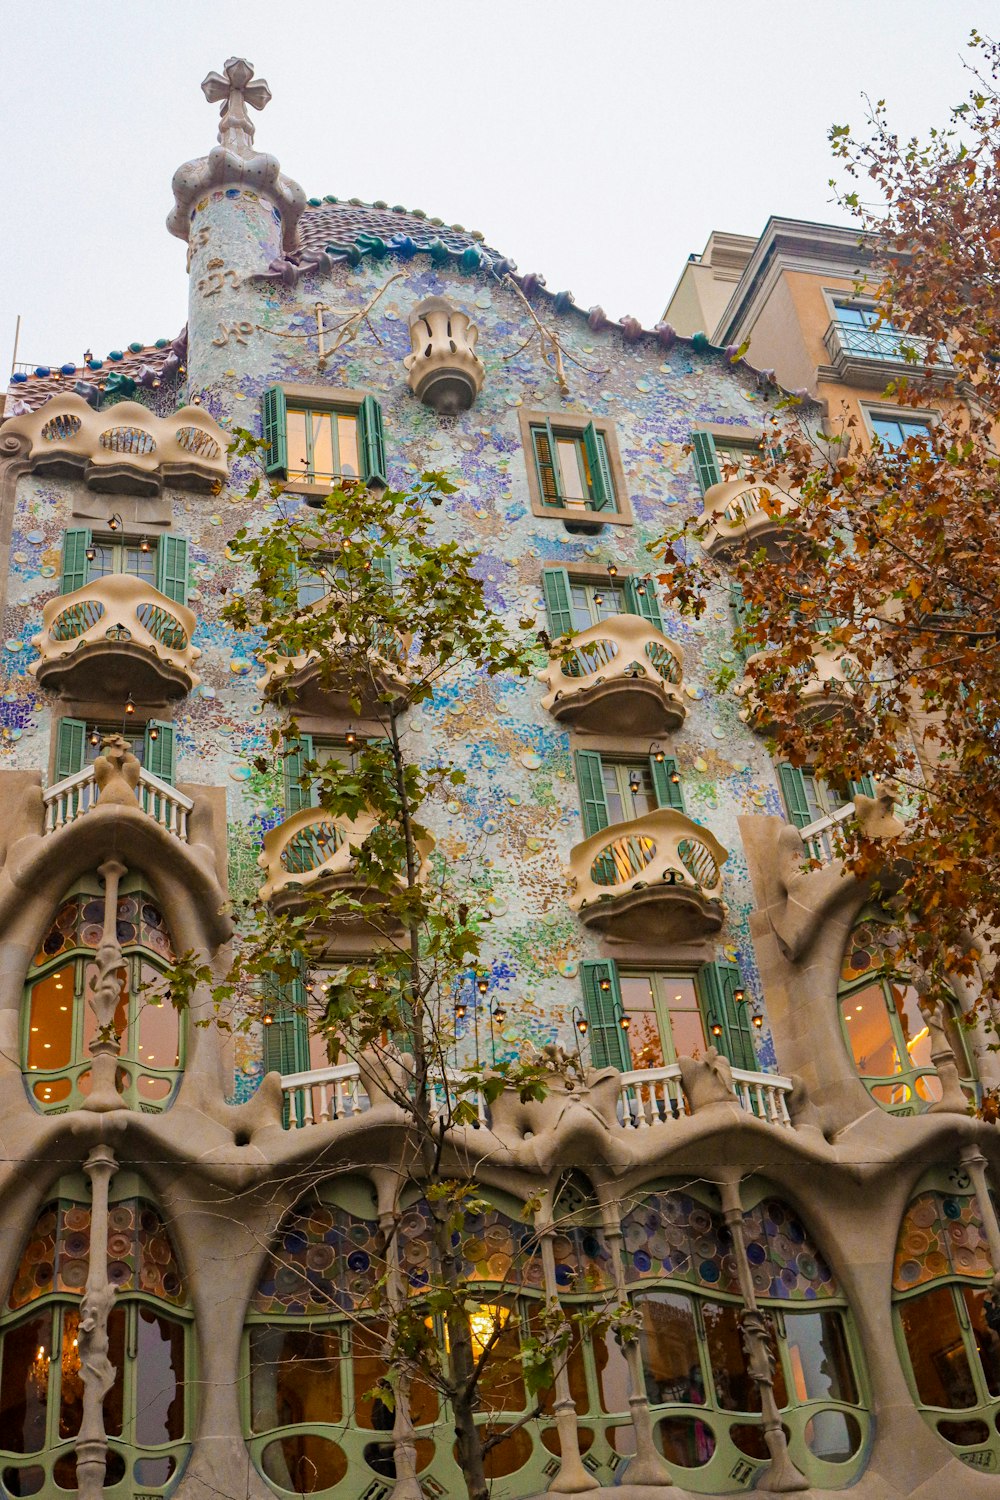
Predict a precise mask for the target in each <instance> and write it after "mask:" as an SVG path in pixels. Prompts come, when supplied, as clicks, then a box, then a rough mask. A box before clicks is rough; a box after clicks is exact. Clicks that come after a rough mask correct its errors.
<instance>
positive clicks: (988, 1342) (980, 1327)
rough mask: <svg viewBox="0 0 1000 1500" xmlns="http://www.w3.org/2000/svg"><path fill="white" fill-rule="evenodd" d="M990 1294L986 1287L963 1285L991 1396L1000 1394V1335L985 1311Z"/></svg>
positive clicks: (963, 1292)
mask: <svg viewBox="0 0 1000 1500" xmlns="http://www.w3.org/2000/svg"><path fill="white" fill-rule="evenodd" d="M989 1295H990V1294H989V1292H988V1290H987V1289H986V1288H985V1287H978V1286H963V1288H962V1296H963V1297H964V1298H965V1306H966V1309H967V1310H968V1314H969V1321H970V1322H971V1324H972V1331H973V1333H974V1334H975V1336H976V1348H977V1349H978V1350H979V1362H980V1364H981V1365H982V1367H983V1374H984V1375H985V1376H986V1388H987V1390H988V1391H989V1393H990V1395H991V1396H1000V1335H998V1334H997V1333H996V1332H995V1331H994V1330H993V1329H992V1328H991V1327H990V1325H989V1324H988V1323H987V1321H986V1315H985V1311H984V1304H985V1302H986V1299H987V1297H988V1296H989Z"/></svg>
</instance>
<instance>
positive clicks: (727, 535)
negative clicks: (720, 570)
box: [701, 474, 799, 561]
mask: <svg viewBox="0 0 1000 1500" xmlns="http://www.w3.org/2000/svg"><path fill="white" fill-rule="evenodd" d="M798 509H799V502H798V500H797V499H796V496H795V492H794V490H793V489H792V488H791V486H789V487H788V488H779V487H778V486H777V485H774V484H770V483H767V482H765V481H764V480H761V479H756V478H755V477H754V476H753V475H752V474H750V475H742V476H740V477H739V478H736V479H726V480H723V482H722V483H721V484H713V485H712V486H711V487H710V488H709V489H707V490H706V491H705V495H704V498H703V500H702V503H701V518H702V522H703V523H706V530H705V534H704V536H703V537H702V541H701V545H702V546H703V547H704V549H705V551H706V552H707V553H708V554H709V556H710V557H717V558H721V559H722V560H723V561H724V560H725V558H726V557H727V556H732V555H733V553H735V552H737V551H744V552H756V551H757V549H758V548H759V547H764V548H765V549H766V550H767V551H769V552H772V553H775V552H777V551H779V550H780V544H781V543H782V542H785V543H786V544H787V543H789V542H791V541H793V540H794V538H795V527H794V517H795V516H796V515H797V513H798Z"/></svg>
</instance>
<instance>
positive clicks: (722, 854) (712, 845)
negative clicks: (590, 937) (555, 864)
mask: <svg viewBox="0 0 1000 1500" xmlns="http://www.w3.org/2000/svg"><path fill="white" fill-rule="evenodd" d="M727 858H728V853H727V851H726V850H725V849H724V848H723V847H722V845H721V844H720V843H719V841H718V839H717V838H716V837H715V835H714V834H712V833H710V832H709V830H708V829H707V828H703V827H702V826H701V824H700V823H695V822H694V821H693V820H692V819H691V818H689V817H687V816H686V815H685V814H684V813H682V812H678V811H677V810H676V809H674V808H672V807H660V808H656V809H655V810H654V811H653V812H649V813H645V814H643V816H642V817H640V818H633V819H632V820H631V821H630V822H627V823H616V824H614V825H613V826H612V827H610V828H604V829H602V830H601V832H600V833H595V834H593V835H592V836H591V837H590V838H588V839H584V841H583V843H582V844H577V845H576V846H575V847H574V848H573V849H572V850H571V851H570V857H569V859H570V863H569V871H568V881H569V886H570V892H571V894H570V899H569V905H570V908H571V910H573V911H575V912H577V913H578V914H579V916H580V919H581V921H583V922H584V923H585V924H586V926H588V927H594V928H596V929H597V930H598V931H601V932H606V933H608V934H609V935H613V936H615V937H618V938H636V939H641V938H642V937H643V936H644V935H645V934H648V932H649V931H650V930H651V929H650V928H649V927H648V926H647V923H653V924H654V926H655V930H656V932H657V934H658V936H659V938H660V939H661V940H663V941H666V940H667V939H668V938H673V937H683V936H685V935H688V936H694V935H700V934H703V933H708V932H717V931H718V930H719V928H720V927H721V926H722V922H723V919H724V917H725V913H726V907H725V903H724V902H723V900H722V866H723V864H724V863H725V861H726V859H727Z"/></svg>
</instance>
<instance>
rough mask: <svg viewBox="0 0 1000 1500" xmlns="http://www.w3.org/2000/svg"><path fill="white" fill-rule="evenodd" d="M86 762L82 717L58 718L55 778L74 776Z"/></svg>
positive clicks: (84, 730)
mask: <svg viewBox="0 0 1000 1500" xmlns="http://www.w3.org/2000/svg"><path fill="white" fill-rule="evenodd" d="M86 763H87V725H86V723H85V722H84V720H83V719H60V720H59V728H58V730H57V732H56V780H57V781H65V779H66V777H67V776H75V774H76V772H77V771H82V770H83V768H84V766H85V765H86Z"/></svg>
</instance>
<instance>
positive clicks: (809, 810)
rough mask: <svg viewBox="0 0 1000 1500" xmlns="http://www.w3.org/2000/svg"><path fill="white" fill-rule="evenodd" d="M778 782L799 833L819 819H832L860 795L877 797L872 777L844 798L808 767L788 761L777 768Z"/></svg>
mask: <svg viewBox="0 0 1000 1500" xmlns="http://www.w3.org/2000/svg"><path fill="white" fill-rule="evenodd" d="M778 782H779V785H780V787H781V796H782V800H783V802H784V804H785V811H786V813H787V814H788V821H789V822H790V823H794V824H795V827H796V828H800V829H801V828H808V826H809V825H810V824H811V823H816V822H818V821H819V819H820V818H828V817H831V816H832V815H833V814H834V813H836V812H839V811H840V809H841V808H842V807H846V806H847V804H848V803H849V802H851V801H852V800H853V799H854V798H855V797H856V796H858V795H861V796H864V797H874V796H875V782H874V781H873V780H872V778H871V777H870V776H862V777H861V780H860V781H852V782H851V785H850V789H849V791H848V793H847V795H846V796H844V795H842V794H841V793H840V792H837V791H835V790H834V788H833V787H832V786H830V785H829V783H828V782H826V781H823V779H822V778H821V777H819V776H816V775H815V773H814V772H813V771H812V769H811V768H810V767H809V766H793V765H791V764H790V762H788V761H781V762H780V763H779V765H778Z"/></svg>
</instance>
